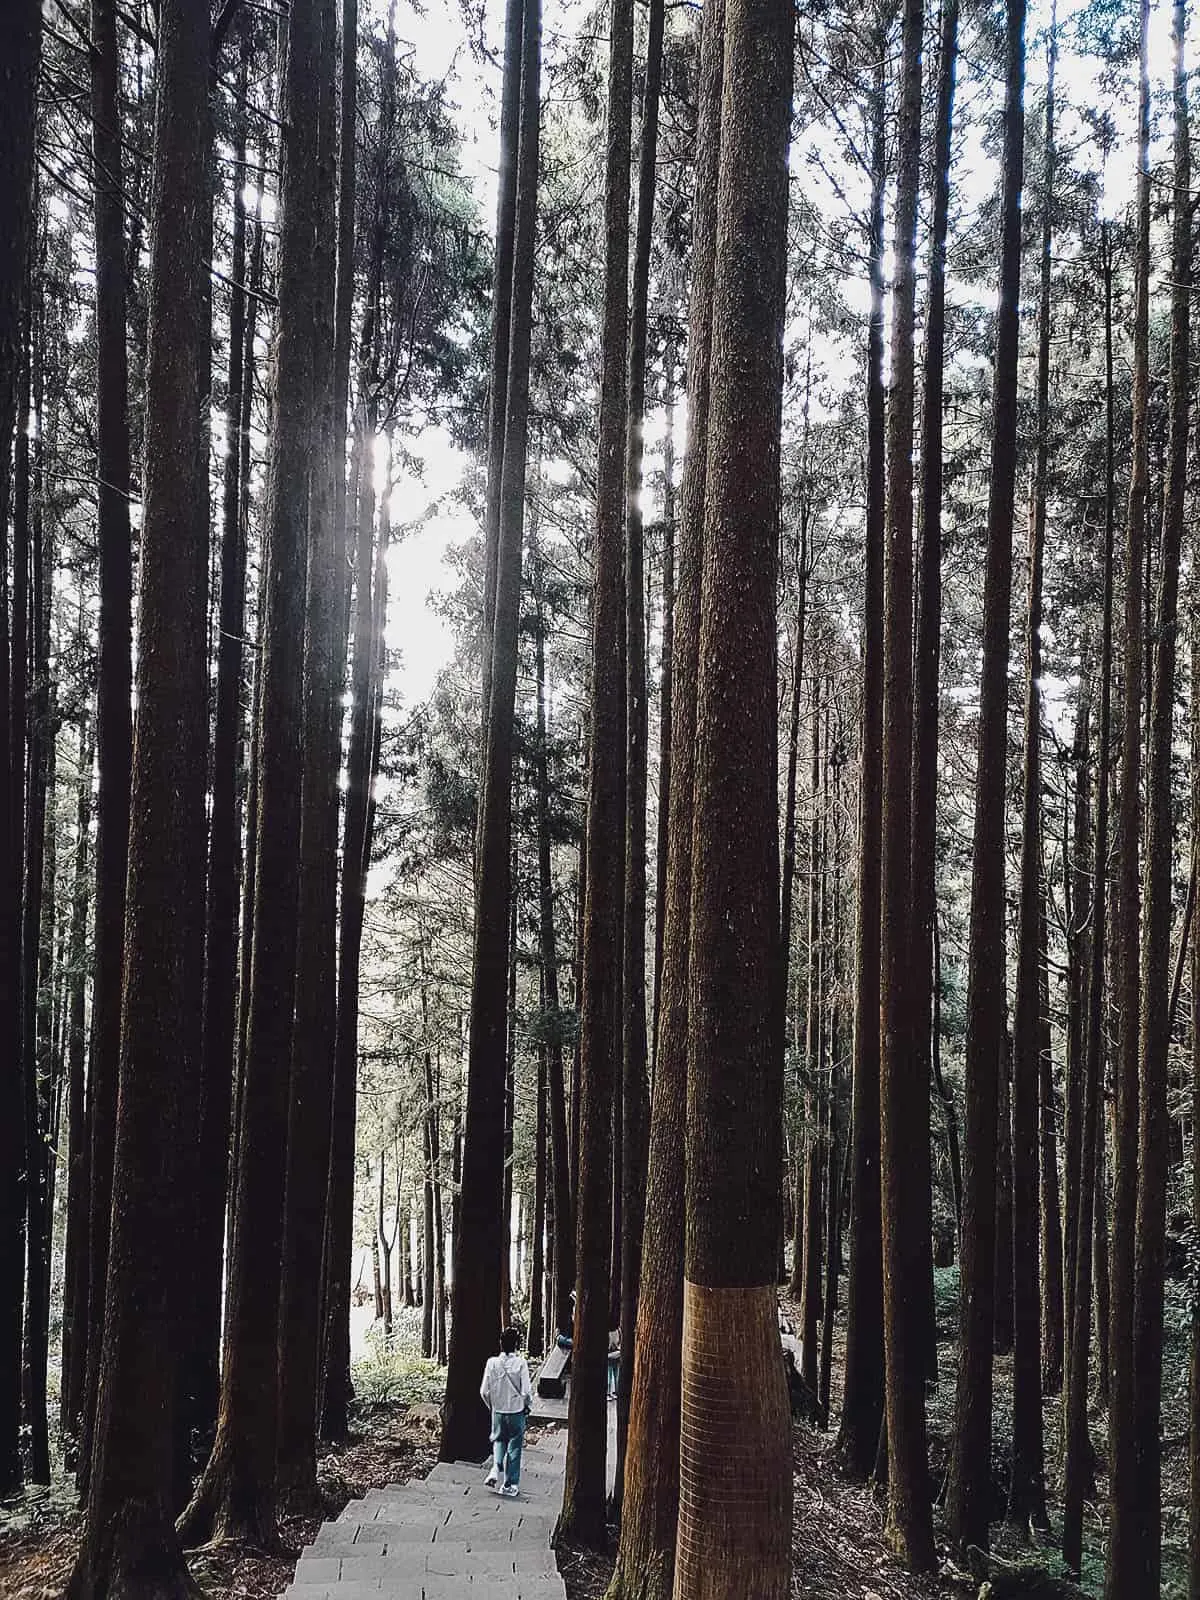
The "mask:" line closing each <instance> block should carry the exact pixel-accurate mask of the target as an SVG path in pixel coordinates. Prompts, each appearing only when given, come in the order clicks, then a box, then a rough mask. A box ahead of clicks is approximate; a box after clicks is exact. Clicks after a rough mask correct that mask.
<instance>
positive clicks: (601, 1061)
mask: <svg viewBox="0 0 1200 1600" xmlns="http://www.w3.org/2000/svg"><path fill="white" fill-rule="evenodd" d="M611 16H612V24H611V30H610V47H609V65H608V124H607V154H606V164H605V180H604V250H605V254H604V311H603V333H602V342H601V379H600V459H599V465H598V470H597V485H596V540H595V577H594V584H595V588H594V599H593V612H592V692H591V725H592V747H591V760H590V763H589V777H588V808H587V878H586V894H585V904H584V931H583V1009H582V1014H581V1017H580V1056H581V1060H580V1078H581V1101H582V1104H581V1108H580V1111H581V1115H580V1133H579V1184H578V1188H577V1189H576V1206H577V1212H576V1226H575V1238H576V1249H577V1259H576V1266H575V1274H576V1279H575V1294H576V1304H575V1342H574V1349H573V1353H572V1363H571V1364H572V1378H571V1403H570V1424H569V1426H570V1433H569V1436H568V1441H567V1470H566V1485H565V1488H564V1491H563V1509H562V1519H561V1522H560V1529H561V1531H562V1532H563V1533H564V1534H566V1535H568V1536H571V1537H574V1538H576V1539H578V1540H580V1541H581V1542H582V1543H584V1544H587V1545H591V1546H593V1547H594V1548H597V1549H601V1548H603V1545H604V1528H605V1453H606V1451H605V1444H606V1435H607V1432H608V1426H607V1423H606V1421H605V1415H606V1411H607V1404H608V1402H607V1399H606V1395H607V1363H608V1331H609V1327H610V1323H609V1282H608V1279H609V1265H610V1259H609V1258H610V1251H611V1247H612V1238H611V1222H610V1216H609V1200H610V1196H611V1192H612V1172H613V1161H612V1151H611V1150H610V1148H609V1123H610V1120H611V1116H612V1105H613V1060H614V1058H615V1057H617V1056H619V1054H620V1050H619V1042H620V1038H621V1011H620V994H621V960H620V950H621V886H622V865H623V862H624V827H623V823H624V809H625V793H624V779H623V773H622V768H623V764H624V735H623V725H624V720H625V717H624V708H625V676H624V660H623V656H622V649H623V644H624V637H623V636H624V632H625V621H624V617H625V599H624V580H623V566H624V559H623V558H624V527H625V517H624V512H625V496H626V488H625V486H626V463H625V435H626V420H627V419H626V389H627V385H626V375H627V372H626V301H627V287H628V281H629V124H630V114H631V109H632V95H633V86H632V77H633V3H632V0H612V12H611Z"/></svg>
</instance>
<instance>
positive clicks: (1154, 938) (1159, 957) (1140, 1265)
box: [1131, 0, 1192, 1594]
mask: <svg viewBox="0 0 1200 1600" xmlns="http://www.w3.org/2000/svg"><path fill="white" fill-rule="evenodd" d="M1172 20H1173V35H1174V45H1175V74H1174V101H1175V185H1174V187H1175V194H1174V229H1173V235H1172V249H1171V355H1170V425H1169V426H1170V437H1169V440H1168V445H1167V478H1166V484H1165V492H1164V501H1163V520H1162V550H1161V559H1160V566H1159V589H1158V615H1157V619H1156V622H1155V627H1154V632H1153V634H1152V635H1151V637H1152V639H1153V641H1154V643H1153V655H1154V677H1153V688H1152V692H1151V700H1150V719H1149V729H1148V736H1149V749H1148V752H1147V758H1146V790H1147V802H1146V809H1147V826H1146V852H1145V915H1144V917H1143V920H1142V1013H1141V1034H1140V1055H1141V1063H1140V1066H1141V1084H1140V1098H1139V1130H1138V1158H1137V1186H1138V1187H1137V1236H1136V1262H1135V1270H1136V1276H1135V1288H1134V1321H1133V1374H1134V1376H1133V1384H1134V1389H1133V1396H1134V1439H1135V1450H1136V1461H1137V1467H1136V1476H1135V1481H1134V1484H1133V1485H1132V1486H1131V1488H1132V1490H1133V1493H1134V1495H1135V1496H1136V1498H1135V1499H1133V1500H1131V1512H1132V1518H1133V1521H1132V1528H1133V1530H1134V1535H1135V1540H1136V1542H1137V1545H1138V1546H1140V1551H1139V1553H1138V1555H1137V1558H1136V1559H1137V1566H1136V1569H1135V1570H1136V1572H1137V1577H1136V1578H1135V1580H1134V1581H1135V1583H1136V1584H1137V1585H1138V1587H1139V1588H1140V1590H1141V1592H1142V1593H1145V1594H1157V1593H1158V1591H1159V1588H1160V1585H1161V1580H1162V1455H1161V1444H1160V1437H1159V1435H1160V1426H1161V1416H1162V1367H1163V1285H1164V1278H1165V1244H1166V1222H1167V1177H1168V1168H1169V1166H1170V1159H1171V1156H1170V1117H1169V1111H1168V1105H1167V1090H1168V1081H1169V1080H1168V1054H1169V1049H1170V1043H1171V1006H1170V999H1169V996H1170V983H1171V896H1172V879H1173V876H1174V872H1173V869H1174V859H1173V854H1174V852H1173V844H1172V818H1171V755H1172V741H1173V737H1174V732H1175V727H1174V711H1175V677H1176V654H1177V644H1176V632H1177V627H1178V612H1179V561H1180V554H1181V550H1182V545H1183V528H1184V512H1185V499H1186V494H1187V469H1188V403H1189V315H1190V300H1191V284H1192V199H1191V192H1190V186H1191V155H1190V148H1189V141H1188V91H1187V73H1186V69H1185V65H1184V49H1185V36H1186V27H1187V5H1186V0H1174V5H1173V7H1172ZM1184 937H1185V938H1186V934H1185V935H1184Z"/></svg>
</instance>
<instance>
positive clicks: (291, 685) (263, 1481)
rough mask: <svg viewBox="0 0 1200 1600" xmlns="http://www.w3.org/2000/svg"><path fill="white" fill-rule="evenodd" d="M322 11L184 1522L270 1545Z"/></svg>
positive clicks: (282, 258) (304, 144) (308, 1)
mask: <svg viewBox="0 0 1200 1600" xmlns="http://www.w3.org/2000/svg"><path fill="white" fill-rule="evenodd" d="M322 22H323V17H322V7H321V5H320V4H319V0H298V3H296V4H294V5H293V6H292V9H291V12H290V22H289V27H288V46H287V61H286V69H285V89H284V122H285V131H284V136H283V170H282V176H281V180H280V213H281V215H280V239H279V318H278V328H277V335H276V351H275V386H274V391H273V407H274V428H273V434H272V441H271V456H270V465H269V468H268V482H267V507H266V519H265V526H266V530H267V567H266V572H265V574H264V578H263V602H262V604H263V636H262V671H261V682H260V690H259V692H260V696H261V704H260V724H259V735H258V737H259V789H258V826H257V855H258V860H257V866H256V869H255V900H254V926H253V945H252V951H251V959H250V1011H249V1022H248V1032H247V1041H246V1064H245V1082H244V1086H243V1098H242V1107H241V1137H240V1149H239V1159H238V1169H237V1178H236V1184H237V1200H236V1217H235V1224H234V1230H233V1240H232V1251H231V1256H230V1265H229V1288H228V1294H229V1318H228V1323H227V1338H226V1347H225V1363H224V1369H223V1372H222V1382H221V1403H220V1412H219V1416H218V1421H217V1435H216V1439H215V1441H214V1444H213V1450H212V1455H211V1456H210V1458H209V1462H208V1465H207V1466H206V1468H205V1470H204V1473H203V1475H202V1477H201V1480H200V1482H199V1484H198V1485H197V1488H196V1492H195V1494H194V1496H193V1498H192V1503H191V1505H190V1506H189V1507H188V1509H187V1511H186V1512H185V1514H184V1517H183V1518H182V1520H181V1527H182V1528H183V1529H184V1530H185V1533H186V1536H187V1537H188V1538H189V1539H197V1540H199V1539H203V1538H205V1537H206V1536H208V1535H209V1534H210V1533H211V1534H212V1535H213V1536H215V1537H216V1538H217V1539H220V1540H224V1539H236V1540H240V1541H243V1542H245V1543H247V1544H249V1545H251V1546H252V1547H254V1548H257V1549H265V1550H274V1549H275V1548H277V1546H278V1542H279V1533H278V1524H277V1517H276V1472H275V1468H276V1456H277V1451H278V1437H279V1392H278V1383H277V1348H278V1339H279V1319H280V1281H281V1274H282V1257H283V1243H284V1238H283V1234H284V1216H283V1212H284V1186H285V1176H286V1163H287V1123H288V1080H289V1072H290V1065H291V1047H292V1022H293V1012H294V1007H295V995H296V928H297V915H298V908H299V903H300V843H301V784H302V775H303V751H302V743H303V737H302V736H303V709H304V708H303V694H302V677H303V661H302V649H303V641H304V635H305V572H306V568H307V553H308V530H309V518H310V493H309V465H310V461H311V459H312V457H313V454H314V451H315V450H316V449H317V448H318V445H319V430H318V428H317V417H316V406H315V389H314V348H313V328H314V324H315V322H316V319H317V316H318V305H317V296H316V267H315V263H316V261H317V260H319V259H320V257H321V251H320V248H319V246H318V242H317V233H316V230H317V227H318V223H319V220H320V198H319V190H320V183H319V176H318V165H317V159H318V152H319V145H318V139H319V128H318V117H317V115H316V113H315V112H314V110H313V108H314V107H316V106H317V105H318V104H319V100H320V89H319V84H320V71H321V51H322V45H321V33H322Z"/></svg>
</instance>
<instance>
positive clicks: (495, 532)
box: [480, 0, 528, 818]
mask: <svg viewBox="0 0 1200 1600" xmlns="http://www.w3.org/2000/svg"><path fill="white" fill-rule="evenodd" d="M527 11H528V0H505V10H504V67H503V73H502V77H501V84H500V130H499V131H500V155H499V167H498V173H497V177H498V180H499V181H498V184H497V192H496V253H495V256H494V258H493V262H492V323H491V344H490V351H491V355H490V372H489V381H488V443H487V488H486V499H485V503H484V558H483V560H484V567H483V571H484V579H483V629H482V632H481V634H480V653H481V655H482V659H483V696H482V704H483V719H484V727H485V729H486V727H487V719H488V715H489V708H490V706H491V703H492V665H493V664H492V653H493V648H494V645H493V635H494V632H495V626H496V591H497V573H498V563H499V557H500V517H501V511H500V497H501V492H502V482H503V472H504V452H505V448H506V444H505V437H506V428H507V420H508V406H509V394H508V383H509V358H510V356H509V352H510V343H511V338H512V319H513V309H514V308H513V256H514V250H515V241H516V221H517V182H518V178H517V165H518V161H519V155H520V152H519V137H520V117H521V77H522V72H523V68H524V51H523V41H524V37H525V15H526V13H527ZM485 747H486V738H485ZM481 818H482V812H481Z"/></svg>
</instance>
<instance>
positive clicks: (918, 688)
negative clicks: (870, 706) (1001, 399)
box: [910, 0, 962, 1380]
mask: <svg viewBox="0 0 1200 1600" xmlns="http://www.w3.org/2000/svg"><path fill="white" fill-rule="evenodd" d="M958 10H959V8H958V0H945V3H944V4H943V6H942V32H941V46H940V55H939V60H938V81H937V103H936V108H935V111H934V152H933V196H932V199H933V217H932V223H931V227H930V234H929V283H928V290H927V294H926V308H925V349H924V353H923V357H922V380H923V381H922V399H921V483H920V505H919V521H918V532H919V536H920V548H919V555H918V562H917V596H916V638H915V640H914V661H913V754H912V763H913V770H912V869H911V883H912V888H911V896H912V907H913V916H912V971H911V977H910V982H911V984H912V995H913V1001H912V1004H913V1051H914V1055H915V1059H916V1062H917V1063H918V1067H919V1071H920V1077H921V1078H922V1080H923V1081H925V1082H929V1081H930V1080H931V1079H932V1081H933V1083H934V1085H935V1087H936V1088H937V1091H938V1096H939V1099H940V1100H941V1103H942V1106H943V1109H944V1111H945V1114H946V1119H947V1144H948V1145H949V1146H950V1149H951V1174H952V1182H953V1189H954V1205H955V1218H956V1221H957V1217H958V1209H959V1205H960V1202H961V1190H962V1185H961V1173H960V1172H959V1171H958V1170H957V1169H958V1167H959V1160H958V1150H957V1139H958V1127H957V1122H956V1121H955V1114H954V1107H953V1105H952V1104H950V1103H948V1101H947V1098H946V1095H945V1093H944V1092H943V1089H944V1086H943V1085H942V1084H941V1063H940V1060H939V1045H938V1039H937V1037H936V1034H935V1015H936V1013H937V1011H938V1007H939V1001H938V998H937V997H936V996H935V992H934V985H935V983H936V981H937V967H938V962H937V960H936V959H935V954H934V944H935V942H936V938H937V932H936V922H937V892H936V880H937V768H938V714H939V710H940V701H939V677H940V662H941V626H942V476H943V474H942V401H943V394H944V389H945V373H944V366H945V354H946V231H947V225H948V221H949V211H950V157H951V142H952V135H953V130H954V85H955V73H956V70H957V64H958ZM917 1072H918V1068H914V1071H913V1082H914V1084H915V1083H916V1081H917ZM916 1114H917V1115H920V1112H919V1110H917V1111H916ZM923 1120H924V1122H925V1128H924V1135H923V1136H922V1135H917V1134H915V1133H914V1144H915V1158H916V1160H917V1161H919V1162H922V1164H921V1169H920V1171H919V1172H918V1171H914V1172H913V1174H912V1182H913V1187H914V1189H915V1191H916V1194H917V1199H918V1202H919V1203H920V1204H921V1206H922V1215H921V1234H922V1237H923V1238H928V1239H930V1241H932V1222H933V1218H932V1192H933V1187H932V1173H931V1171H930V1170H929V1164H928V1160H925V1161H922V1155H923V1154H925V1155H927V1153H928V1151H929V1144H930V1141H929V1132H930V1130H929V1127H928V1117H927V1116H926V1117H925V1118H924V1119H923ZM951 1130H953V1132H952V1133H951ZM927 1200H928V1205H926V1204H925V1202H926V1201H927ZM928 1254H929V1261H928V1285H929V1287H928V1293H927V1295H926V1324H927V1326H926V1330H925V1339H926V1353H927V1358H928V1366H927V1371H928V1372H929V1375H930V1376H931V1377H933V1378H934V1379H935V1380H936V1378H937V1326H936V1316H935V1312H934V1304H933V1261H932V1252H931V1251H930V1252H928ZM921 1270H922V1274H923V1275H924V1274H925V1273H926V1263H925V1262H924V1261H923V1262H922V1267H921Z"/></svg>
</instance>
